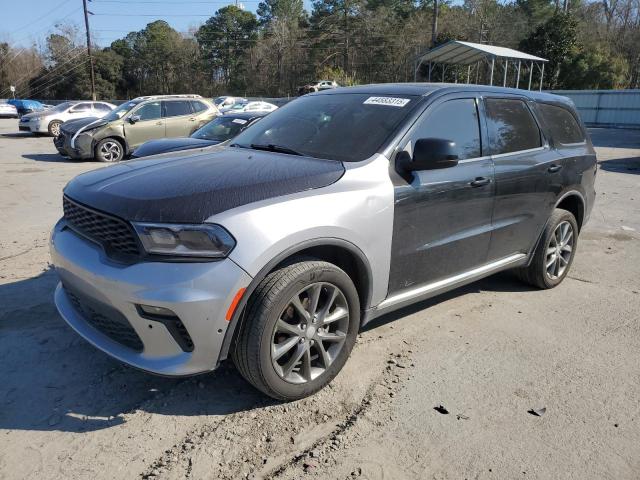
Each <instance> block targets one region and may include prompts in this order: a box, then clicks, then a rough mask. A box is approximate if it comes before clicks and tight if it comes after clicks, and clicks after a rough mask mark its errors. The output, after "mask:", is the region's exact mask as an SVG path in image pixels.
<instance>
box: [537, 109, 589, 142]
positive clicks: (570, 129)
mask: <svg viewBox="0 0 640 480" xmlns="http://www.w3.org/2000/svg"><path fill="white" fill-rule="evenodd" d="M538 108H539V109H540V113H542V118H543V119H544V122H545V124H546V125H547V126H548V127H549V129H550V130H551V135H552V136H553V138H554V140H555V141H556V142H558V143H581V142H583V141H584V135H582V130H581V129H580V126H579V125H578V122H577V121H576V119H575V117H574V116H573V115H572V114H571V112H569V111H568V110H566V109H564V108H562V107H557V106H555V105H549V104H548V103H539V104H538Z"/></svg>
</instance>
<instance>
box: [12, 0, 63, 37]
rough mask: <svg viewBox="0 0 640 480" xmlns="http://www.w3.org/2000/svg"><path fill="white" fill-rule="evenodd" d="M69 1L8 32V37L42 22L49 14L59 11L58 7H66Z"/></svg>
mask: <svg viewBox="0 0 640 480" xmlns="http://www.w3.org/2000/svg"><path fill="white" fill-rule="evenodd" d="M70 1H71V0H65V1H64V2H62V3H61V4H59V5H56V6H55V8H52V9H51V10H49V11H48V12H47V13H45V14H44V15H42V16H40V17H38V18H36V19H35V20H31V21H30V22H29V23H27V24H25V25H22V26H21V27H20V28H16V29H15V30H13V31H11V32H8V33H9V35H11V34H12V33H15V32H19V31H20V30H22V29H23V28H26V27H30V26H31V25H33V24H34V23H38V22H39V21H40V20H42V19H43V18H45V17H47V16H49V15H50V14H52V13H53V12H55V11H56V10H58V9H60V7H62V6H63V5H66V4H67V3H69V2H70Z"/></svg>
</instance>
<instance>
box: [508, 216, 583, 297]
mask: <svg viewBox="0 0 640 480" xmlns="http://www.w3.org/2000/svg"><path fill="white" fill-rule="evenodd" d="M577 246H578V223H577V222H576V219H575V217H574V216H573V214H572V213H571V212H568V211H567V210H562V209H560V208H556V209H555V210H554V211H553V213H552V214H551V217H550V218H549V221H548V222H547V226H546V227H545V230H544V233H543V235H542V239H541V241H540V243H539V244H538V247H537V248H536V251H535V253H534V255H533V259H532V260H531V264H530V265H529V266H528V267H524V268H521V269H519V270H518V271H517V272H518V274H519V276H520V278H521V279H522V280H524V281H525V282H527V283H530V284H531V285H534V286H536V287H538V288H553V287H555V286H556V285H559V284H560V283H561V282H562V280H564V278H565V277H566V276H567V274H568V273H569V269H570V268H571V264H572V263H573V258H574V256H575V253H576V248H577Z"/></svg>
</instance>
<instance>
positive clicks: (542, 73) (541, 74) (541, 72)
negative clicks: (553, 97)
mask: <svg viewBox="0 0 640 480" xmlns="http://www.w3.org/2000/svg"><path fill="white" fill-rule="evenodd" d="M543 80H544V63H543V64H542V69H541V70H540V91H542V81H543Z"/></svg>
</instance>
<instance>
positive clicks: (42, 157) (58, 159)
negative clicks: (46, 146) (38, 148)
mask: <svg viewBox="0 0 640 480" xmlns="http://www.w3.org/2000/svg"><path fill="white" fill-rule="evenodd" d="M22 158H26V159H27V160H35V161H36V162H54V163H74V161H73V160H71V159H69V158H65V157H63V156H62V155H60V154H58V153H30V154H27V155H22Z"/></svg>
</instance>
